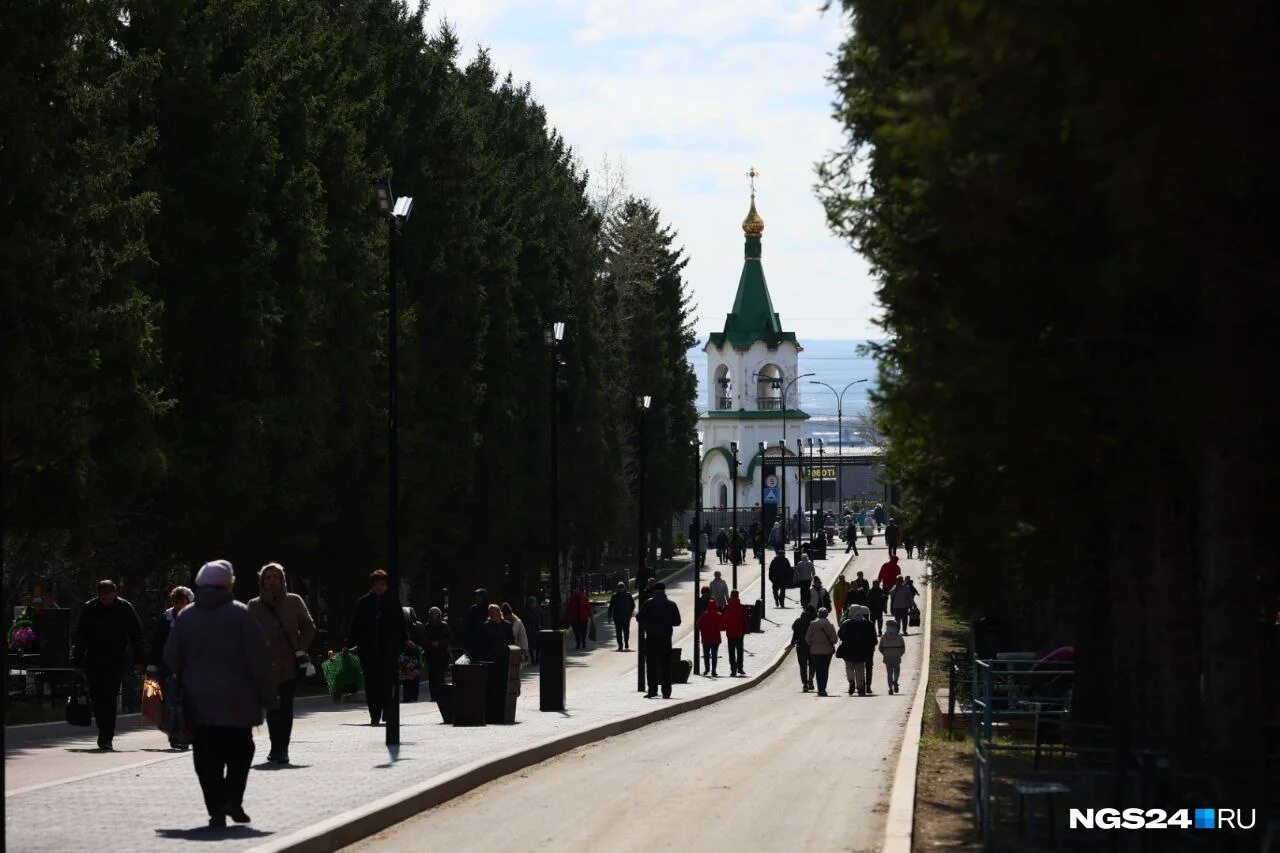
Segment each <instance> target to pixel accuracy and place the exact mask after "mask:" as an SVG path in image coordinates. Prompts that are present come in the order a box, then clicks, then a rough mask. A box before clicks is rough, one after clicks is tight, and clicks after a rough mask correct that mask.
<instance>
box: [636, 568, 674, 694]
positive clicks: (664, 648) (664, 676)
mask: <svg viewBox="0 0 1280 853" xmlns="http://www.w3.org/2000/svg"><path fill="white" fill-rule="evenodd" d="M636 619H637V620H638V621H639V622H640V628H641V629H642V630H643V631H644V638H645V658H646V660H645V670H646V671H647V673H648V677H649V692H648V693H646V694H645V695H646V696H647V697H648V698H650V699H652V698H653V697H654V696H657V695H658V688H659V687H661V688H662V696H663V698H664V699H670V698H671V636H672V634H673V633H674V631H675V627H676V626H677V625H679V624H680V608H679V607H677V606H676V603H675V602H674V601H672V600H671V599H669V598H667V587H666V584H661V583H656V584H654V585H653V588H652V590H651V592H650V594H649V597H648V598H646V599H645V600H644V602H643V603H641V605H640V612H639V613H637V614H636Z"/></svg>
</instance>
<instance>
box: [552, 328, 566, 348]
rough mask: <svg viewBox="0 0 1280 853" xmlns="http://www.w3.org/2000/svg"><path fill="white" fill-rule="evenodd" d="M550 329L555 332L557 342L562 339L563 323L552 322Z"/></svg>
mask: <svg viewBox="0 0 1280 853" xmlns="http://www.w3.org/2000/svg"><path fill="white" fill-rule="evenodd" d="M551 329H552V331H553V332H554V333H555V336H556V342H557V343H558V342H560V341H563V340H564V323H552V324H551Z"/></svg>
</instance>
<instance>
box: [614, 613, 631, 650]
mask: <svg viewBox="0 0 1280 853" xmlns="http://www.w3.org/2000/svg"><path fill="white" fill-rule="evenodd" d="M613 633H614V638H615V639H617V641H618V648H620V649H629V648H631V620H630V619H614V620H613Z"/></svg>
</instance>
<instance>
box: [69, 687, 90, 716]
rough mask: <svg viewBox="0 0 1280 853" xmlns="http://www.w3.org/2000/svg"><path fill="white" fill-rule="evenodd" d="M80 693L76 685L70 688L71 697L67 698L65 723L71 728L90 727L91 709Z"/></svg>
mask: <svg viewBox="0 0 1280 853" xmlns="http://www.w3.org/2000/svg"><path fill="white" fill-rule="evenodd" d="M81 692H82V691H81V689H80V685H78V684H77V685H75V686H74V687H72V688H71V695H69V696H68V697H67V722H68V723H69V724H71V725H73V726H91V725H93V709H92V708H90V707H89V703H88V702H86V701H84V697H83V696H82V695H81Z"/></svg>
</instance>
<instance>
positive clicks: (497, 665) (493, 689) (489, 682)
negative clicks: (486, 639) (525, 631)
mask: <svg viewBox="0 0 1280 853" xmlns="http://www.w3.org/2000/svg"><path fill="white" fill-rule="evenodd" d="M519 696H520V647H519V646H507V659H506V660H505V661H496V662H494V663H491V664H490V665H489V672H488V675H487V677H486V678H485V703H484V704H485V712H484V719H485V722H486V723H489V724H505V725H511V724H512V723H514V722H515V721H516V699H517V697H519Z"/></svg>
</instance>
